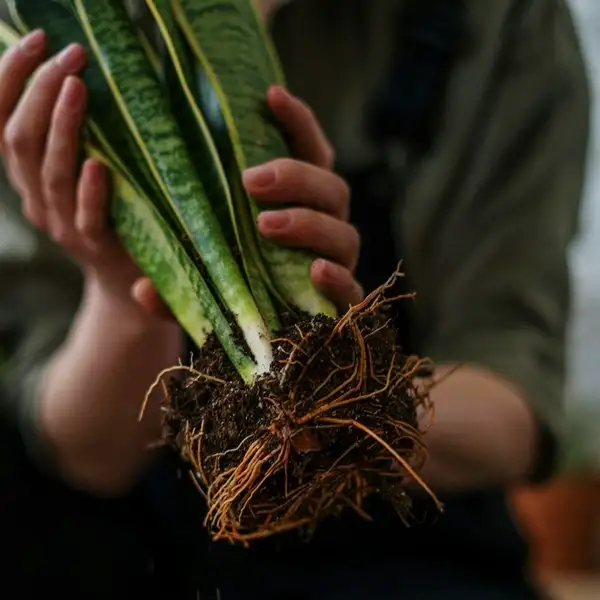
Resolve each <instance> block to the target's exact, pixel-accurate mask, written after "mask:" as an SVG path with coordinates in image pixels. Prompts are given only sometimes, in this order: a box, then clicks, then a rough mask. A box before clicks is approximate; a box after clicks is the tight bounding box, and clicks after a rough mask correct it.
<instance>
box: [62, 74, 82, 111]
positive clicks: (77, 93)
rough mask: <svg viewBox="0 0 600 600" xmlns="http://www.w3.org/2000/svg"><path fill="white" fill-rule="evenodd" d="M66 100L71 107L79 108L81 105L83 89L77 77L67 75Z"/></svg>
mask: <svg viewBox="0 0 600 600" xmlns="http://www.w3.org/2000/svg"><path fill="white" fill-rule="evenodd" d="M63 94H64V100H65V102H66V103H67V105H68V106H69V107H70V108H75V109H76V108H79V106H81V100H82V95H81V90H80V88H79V85H78V81H77V77H73V76H70V77H67V79H66V80H65V83H64V87H63Z"/></svg>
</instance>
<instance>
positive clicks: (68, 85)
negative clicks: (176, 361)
mask: <svg viewBox="0 0 600 600" xmlns="http://www.w3.org/2000/svg"><path fill="white" fill-rule="evenodd" d="M45 48H46V37H45V34H44V33H43V31H34V32H32V33H30V34H29V35H27V36H26V37H24V38H23V40H21V42H20V43H19V44H16V45H15V46H13V47H12V48H10V49H9V50H8V51H7V52H6V53H5V54H4V55H3V56H2V57H1V58H0V81H2V82H3V84H2V87H1V88H0V150H1V152H2V155H3V158H4V164H5V167H6V172H7V175H8V177H9V180H10V182H11V184H12V185H13V187H14V188H15V190H16V191H17V192H18V193H19V195H20V197H21V199H22V210H23V213H24V215H25V217H26V218H27V219H28V220H29V222H30V223H31V224H32V225H33V226H34V227H36V228H38V229H41V230H44V231H46V232H47V233H48V235H49V236H50V237H51V238H52V239H53V240H54V241H56V243H57V244H59V245H60V246H61V247H62V248H63V249H64V250H65V251H66V252H67V253H68V254H69V255H70V256H71V257H73V258H74V259H75V260H76V261H77V262H78V263H79V264H80V266H81V267H82V269H83V271H84V272H85V274H86V279H88V280H90V279H91V280H92V281H93V282H95V283H98V285H95V286H94V288H95V289H99V290H101V293H102V294H103V295H105V296H107V297H108V298H109V300H110V301H111V302H113V301H115V300H116V301H117V302H119V303H120V304H124V305H127V306H128V307H129V306H130V305H131V307H132V308H135V306H136V304H135V303H133V302H131V295H132V294H133V296H134V298H135V299H136V300H138V301H140V302H141V303H142V304H145V305H146V308H153V307H156V308H157V310H159V311H160V310H162V307H161V305H160V303H158V302H157V301H156V295H155V294H154V293H153V291H152V289H151V286H150V285H149V282H148V281H147V280H146V279H144V278H142V277H141V273H140V271H139V269H138V268H137V266H136V265H135V264H134V263H133V261H132V260H131V259H130V258H129V255H128V254H127V252H126V251H125V250H124V248H123V247H122V246H121V244H120V243H119V241H118V240H117V238H116V236H115V234H114V233H113V232H112V231H111V230H110V228H109V227H108V218H107V217H108V199H109V191H108V178H107V173H106V172H105V169H104V167H103V165H101V164H100V163H98V162H97V161H94V160H87V161H85V162H84V164H83V166H82V167H81V169H79V155H80V150H81V148H80V138H81V129H82V126H83V122H84V119H85V111H86V102H87V92H86V87H85V85H84V84H83V82H82V81H81V79H80V78H79V77H78V76H77V75H78V73H79V72H80V71H81V70H82V69H83V68H84V67H85V64H86V56H85V51H84V49H83V48H82V47H81V46H79V45H77V44H73V45H71V46H69V47H67V48H65V49H64V50H63V51H62V52H61V53H59V54H58V55H57V56H54V57H51V58H49V59H47V60H44V59H45ZM30 77H31V82H30V84H29V85H28V86H27V88H26V89H25V84H26V82H27V80H28V79H29V78H30Z"/></svg>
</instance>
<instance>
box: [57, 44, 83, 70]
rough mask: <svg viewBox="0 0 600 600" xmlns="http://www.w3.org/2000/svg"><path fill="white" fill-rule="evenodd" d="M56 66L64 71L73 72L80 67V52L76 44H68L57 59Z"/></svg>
mask: <svg viewBox="0 0 600 600" xmlns="http://www.w3.org/2000/svg"><path fill="white" fill-rule="evenodd" d="M56 64H57V65H59V66H60V67H61V68H63V69H65V70H66V71H75V70H77V69H79V68H80V67H81V66H82V65H81V50H80V48H79V46H78V45H77V44H70V45H69V46H67V47H66V48H65V49H64V50H63V51H62V52H61V53H60V54H59V55H58V56H57V57H56Z"/></svg>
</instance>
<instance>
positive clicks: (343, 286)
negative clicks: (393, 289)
mask: <svg viewBox="0 0 600 600" xmlns="http://www.w3.org/2000/svg"><path fill="white" fill-rule="evenodd" d="M310 275H311V278H312V280H313V283H314V284H315V285H316V286H317V287H318V288H319V289H320V290H321V292H323V294H325V296H327V297H328V298H329V299H330V300H331V301H332V302H333V303H334V304H335V305H336V306H337V307H338V308H339V309H340V310H341V311H343V312H345V311H347V310H348V308H349V307H350V306H353V305H355V304H358V303H359V302H361V300H362V299H363V297H364V291H363V289H362V287H361V286H360V285H359V283H358V282H357V281H356V280H355V279H354V277H353V276H352V273H351V272H350V271H349V270H348V269H346V268H344V267H342V266H340V265H337V264H335V263H333V262H330V261H328V260H325V259H323V258H319V259H317V260H315V262H314V263H313V264H312V267H311V271H310Z"/></svg>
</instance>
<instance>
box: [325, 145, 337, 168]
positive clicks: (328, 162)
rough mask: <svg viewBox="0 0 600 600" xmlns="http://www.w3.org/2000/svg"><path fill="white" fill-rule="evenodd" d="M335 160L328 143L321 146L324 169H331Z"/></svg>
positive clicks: (331, 147)
mask: <svg viewBox="0 0 600 600" xmlns="http://www.w3.org/2000/svg"><path fill="white" fill-rule="evenodd" d="M335 160H336V152H335V150H334V148H333V146H332V145H331V144H330V143H329V142H325V144H324V145H323V165H324V167H325V168H326V169H330V170H331V169H333V167H334V165H335Z"/></svg>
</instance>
